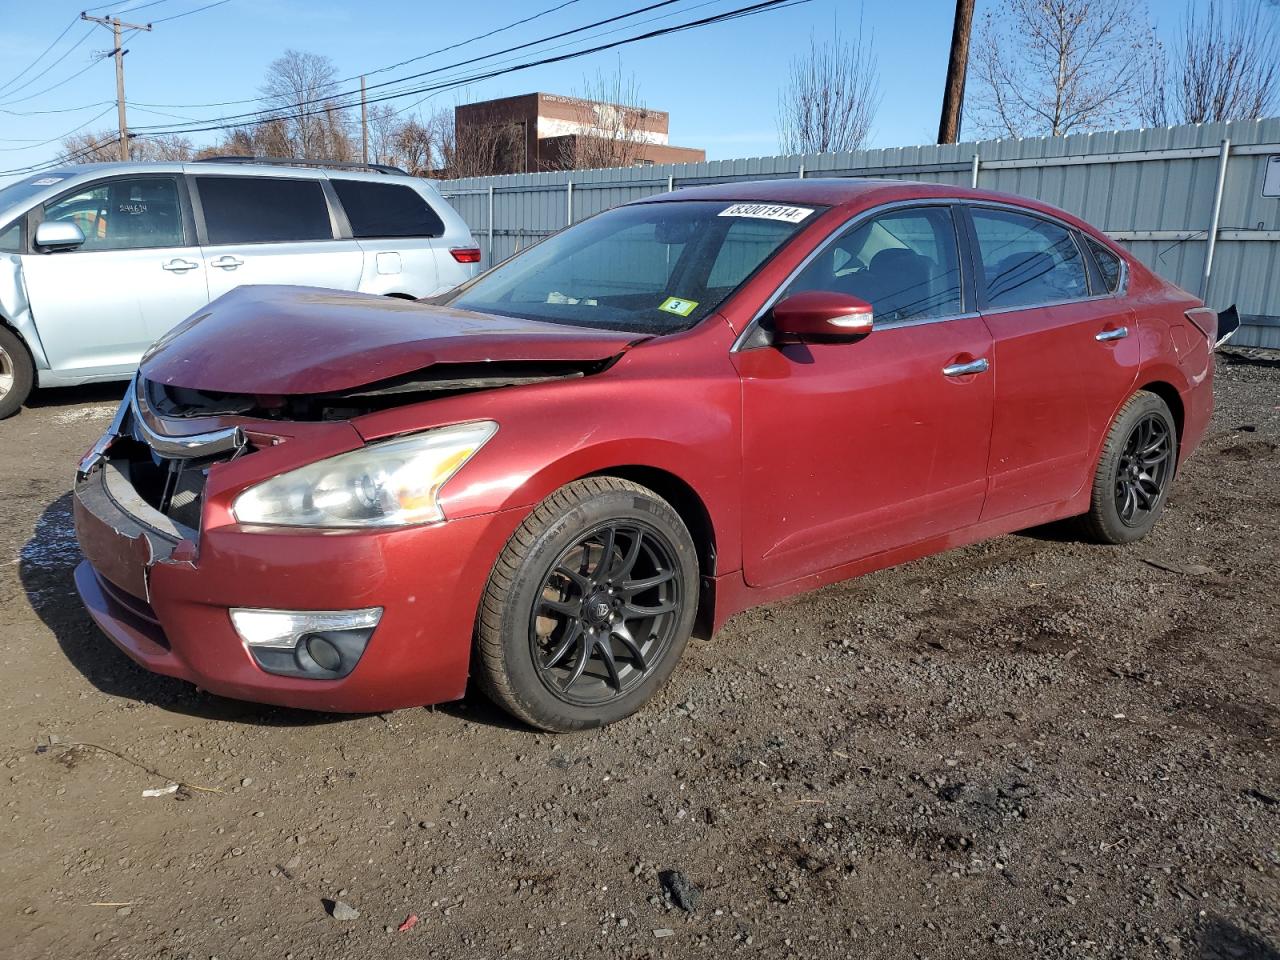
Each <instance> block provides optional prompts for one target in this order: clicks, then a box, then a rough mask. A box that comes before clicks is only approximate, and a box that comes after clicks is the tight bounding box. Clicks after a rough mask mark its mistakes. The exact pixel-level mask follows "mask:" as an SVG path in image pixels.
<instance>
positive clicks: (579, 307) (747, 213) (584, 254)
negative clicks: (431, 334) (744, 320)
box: [450, 200, 819, 334]
mask: <svg viewBox="0 0 1280 960" xmlns="http://www.w3.org/2000/svg"><path fill="white" fill-rule="evenodd" d="M818 210H819V208H818V207H816V206H805V207H797V206H789V205H780V204H771V203H733V202H729V201H716V200H685V201H666V202H663V203H644V204H634V205H630V206H625V207H617V208H615V209H613V210H609V211H607V212H605V213H602V214H600V215H599V216H596V217H592V218H591V219H590V220H584V221H583V222H582V223H580V224H577V225H576V226H573V227H570V228H568V229H567V230H564V231H563V232H561V233H558V234H556V235H555V236H553V237H549V238H547V239H546V240H544V241H543V242H542V243H540V244H538V245H537V246H536V247H532V248H530V249H529V250H528V251H527V252H525V253H523V254H520V255H518V256H516V257H514V258H512V259H511V260H508V261H507V262H506V263H504V264H502V265H501V266H499V267H497V268H495V269H494V270H492V271H490V272H489V273H487V274H485V275H484V276H482V277H481V278H480V279H479V280H477V281H476V282H475V283H474V284H472V285H471V286H470V287H467V288H466V289H464V290H463V291H462V292H461V293H460V294H459V295H458V296H457V297H455V298H454V299H453V300H451V301H450V305H451V306H454V307H458V308H460V309H463V310H474V311H477V312H479V313H495V314H500V315H502V316H515V317H525V318H529V319H533V320H545V321H549V322H551V323H564V324H570V325H572V326H580V327H603V328H606V329H611V330H626V331H629V332H635V333H647V334H663V333H671V332H673V331H675V330H683V329H686V328H688V327H691V326H693V324H695V323H697V322H698V321H699V320H701V319H702V318H703V317H705V316H707V314H709V313H711V312H712V311H713V310H715V309H716V307H717V306H719V305H720V303H721V302H722V301H724V300H725V298H727V297H728V296H729V295H730V294H731V293H733V291H734V290H736V289H737V288H738V287H739V286H741V285H742V283H743V282H744V281H746V280H747V279H748V278H749V277H750V276H751V275H752V274H753V273H755V272H756V270H758V269H759V268H760V267H761V266H762V265H763V264H764V263H765V262H766V261H767V260H769V258H770V257H772V256H773V255H774V254H775V253H776V252H777V251H778V250H779V248H781V247H782V245H783V244H784V243H786V242H787V241H788V240H789V239H791V237H792V236H794V235H795V234H796V233H797V232H798V231H799V230H800V229H801V228H802V227H803V226H804V225H805V224H806V223H808V222H810V221H811V220H812V218H813V216H814V215H815V214H816V213H817V212H818Z"/></svg>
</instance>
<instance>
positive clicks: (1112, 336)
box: [1093, 327, 1129, 343]
mask: <svg viewBox="0 0 1280 960" xmlns="http://www.w3.org/2000/svg"><path fill="white" fill-rule="evenodd" d="M1128 335H1129V328H1128V327H1114V328H1112V329H1110V330H1103V331H1102V332H1101V333H1095V334H1094V335H1093V339H1095V340H1099V341H1101V342H1102V343H1106V342H1107V341H1108V340H1123V339H1124V338H1125V337H1127V336H1128Z"/></svg>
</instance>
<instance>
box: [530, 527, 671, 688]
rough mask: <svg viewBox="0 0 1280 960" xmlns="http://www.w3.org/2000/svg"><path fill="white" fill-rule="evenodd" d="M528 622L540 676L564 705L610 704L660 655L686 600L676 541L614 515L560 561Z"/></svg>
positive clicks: (563, 555) (647, 669)
mask: <svg viewBox="0 0 1280 960" xmlns="http://www.w3.org/2000/svg"><path fill="white" fill-rule="evenodd" d="M539 595H540V596H539V600H538V602H537V604H536V606H535V607H534V609H533V611H532V615H531V617H530V621H529V644H530V651H531V653H532V655H533V658H534V663H535V664H536V666H537V670H538V676H539V678H540V679H541V680H542V682H543V684H545V685H546V687H547V689H548V690H549V691H551V693H552V694H553V695H555V696H556V697H558V698H559V699H561V700H564V701H565V702H566V703H570V704H575V705H580V706H590V705H598V704H604V703H608V702H609V701H611V700H616V699H617V698H618V697H620V696H622V695H623V694H625V693H626V692H627V691H628V690H630V689H631V688H632V687H633V686H635V685H636V684H637V683H640V682H642V681H643V679H644V677H645V675H646V674H647V673H648V672H649V670H650V669H651V664H654V663H657V662H658V661H659V660H661V659H662V655H663V652H664V651H665V650H666V648H668V647H669V646H670V645H671V641H672V638H673V637H674V634H675V630H676V628H677V626H678V624H679V620H680V617H679V613H680V607H681V605H682V602H683V599H684V598H683V597H682V596H681V584H680V582H679V580H678V579H677V575H676V561H675V547H674V546H673V545H672V544H671V543H670V542H668V540H667V538H666V537H664V536H663V535H662V534H661V533H660V532H658V531H657V530H656V529H654V528H652V527H649V526H647V525H645V524H641V523H630V522H619V521H609V522H606V523H603V524H601V525H599V526H598V527H596V528H595V529H593V530H590V531H588V532H587V533H586V534H584V535H583V536H582V537H580V538H579V539H578V540H577V541H575V542H574V543H573V544H571V545H570V546H569V547H568V549H566V550H565V551H564V552H563V553H562V554H561V555H560V556H559V557H558V558H557V559H556V562H555V565H554V566H553V567H552V568H551V572H550V573H549V574H548V575H547V577H546V578H545V579H544V581H543V584H542V589H541V590H540V591H539Z"/></svg>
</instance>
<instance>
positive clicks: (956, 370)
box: [942, 357, 991, 377]
mask: <svg viewBox="0 0 1280 960" xmlns="http://www.w3.org/2000/svg"><path fill="white" fill-rule="evenodd" d="M990 367H991V364H989V363H987V358H986V357H979V358H978V359H977V360H970V361H969V362H968V363H952V364H948V365H947V366H945V367H943V368H942V375H943V376H944V377H966V376H968V375H969V374H971V373H986V372H987V370H988V369H990Z"/></svg>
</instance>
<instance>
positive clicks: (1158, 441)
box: [1081, 390, 1178, 543]
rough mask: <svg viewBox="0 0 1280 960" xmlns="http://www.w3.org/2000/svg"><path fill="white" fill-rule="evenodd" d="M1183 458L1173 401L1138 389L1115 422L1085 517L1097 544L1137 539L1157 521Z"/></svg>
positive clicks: (1094, 479) (1088, 528) (1146, 532)
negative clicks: (1180, 454) (1172, 410)
mask: <svg viewBox="0 0 1280 960" xmlns="http://www.w3.org/2000/svg"><path fill="white" fill-rule="evenodd" d="M1177 459H1178V430H1177V426H1176V424H1175V423H1174V422H1173V414H1171V413H1170V412H1169V406H1168V404H1166V403H1165V402H1164V401H1163V400H1162V399H1160V398H1159V397H1158V396H1156V395H1155V394H1154V393H1148V392H1146V391H1145V390H1139V391H1138V392H1137V393H1135V394H1134V395H1133V396H1132V397H1130V398H1129V399H1128V401H1126V402H1125V405H1124V406H1123V407H1121V408H1120V412H1119V413H1118V414H1116V418H1115V420H1114V421H1112V424H1111V429H1110V430H1109V431H1108V433H1107V439H1106V441H1105V442H1104V443H1103V444H1102V456H1101V457H1099V459H1098V469H1097V472H1096V473H1095V474H1094V478H1093V495H1092V499H1091V502H1090V505H1089V512H1088V513H1087V514H1085V515H1084V516H1083V517H1082V518H1081V520H1082V521H1083V524H1084V530H1085V533H1086V534H1087V535H1088V536H1089V537H1090V538H1091V539H1093V540H1095V541H1097V542H1098V543H1133V542H1134V541H1135V540H1141V539H1142V538H1143V537H1145V536H1146V535H1147V534H1148V533H1150V532H1151V528H1152V527H1154V526H1155V525H1156V521H1157V520H1159V519H1160V515H1161V514H1162V513H1163V512H1164V505H1165V501H1166V500H1167V499H1168V496H1169V488H1170V486H1171V485H1172V484H1173V477H1174V473H1175V470H1176V467H1177Z"/></svg>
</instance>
